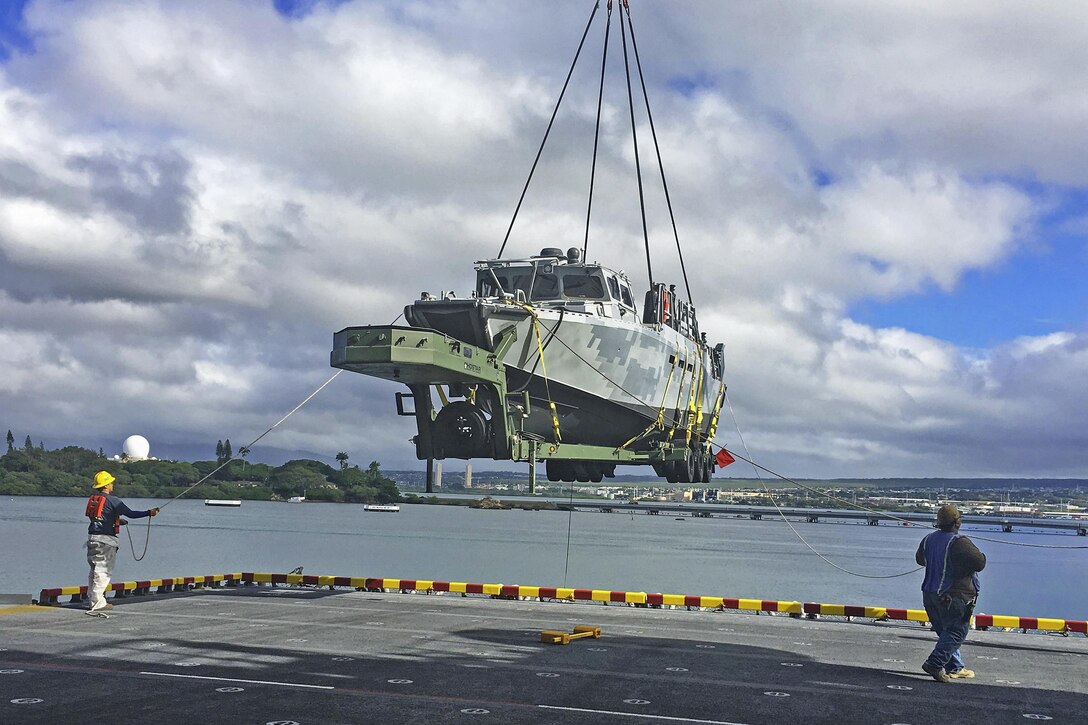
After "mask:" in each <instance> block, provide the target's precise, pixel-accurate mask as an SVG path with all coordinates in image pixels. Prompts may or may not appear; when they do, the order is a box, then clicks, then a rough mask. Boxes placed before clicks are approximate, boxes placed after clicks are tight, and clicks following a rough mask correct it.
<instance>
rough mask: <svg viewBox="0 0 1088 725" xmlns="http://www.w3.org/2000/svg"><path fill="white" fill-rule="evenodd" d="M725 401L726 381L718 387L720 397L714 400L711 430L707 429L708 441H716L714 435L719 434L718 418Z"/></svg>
mask: <svg viewBox="0 0 1088 725" xmlns="http://www.w3.org/2000/svg"><path fill="white" fill-rule="evenodd" d="M724 399H725V381H724V380H723V381H722V384H721V385H720V386H719V387H718V397H717V398H716V399H715V400H714V414H713V415H712V416H711V417H710V428H708V429H707V434H706V437H707V440H710V441H712V440H714V435H715V434H716V433H717V432H718V416H719V415H720V414H721V411H722V403H723V402H724Z"/></svg>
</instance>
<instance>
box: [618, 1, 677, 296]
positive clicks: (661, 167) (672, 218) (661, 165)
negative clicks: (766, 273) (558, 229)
mask: <svg viewBox="0 0 1088 725" xmlns="http://www.w3.org/2000/svg"><path fill="white" fill-rule="evenodd" d="M623 6H624V9H626V10H627V27H628V29H629V30H630V31H631V49H632V50H633V51H634V53H635V67H636V68H638V80H639V84H640V85H641V86H642V98H643V100H644V101H645V102H646V118H647V120H648V121H649V122H650V135H651V136H652V137H653V139H654V152H655V153H656V154H657V168H658V169H659V170H660V171H661V188H662V189H663V190H664V192H665V205H666V206H667V207H668V208H669V222H671V223H672V236H673V238H674V239H675V240H676V254H677V256H679V257H680V272H681V273H682V274H683V275H684V288H685V289H686V290H687V293H688V304H691V305H694V304H695V301H694V300H693V299H692V296H691V284H690V283H689V282H688V270H687V267H685V266H684V252H683V250H682V249H680V233H679V232H678V231H677V230H676V216H675V215H674V214H673V211H672V197H671V196H670V195H669V184H668V182H667V181H665V164H664V163H663V162H662V160H661V145H660V144H659V143H658V141H657V128H656V127H655V126H654V114H653V113H651V112H650V94H649V93H647V92H646V77H645V76H644V75H643V74H642V61H641V60H640V59H639V55H638V43H636V42H635V26H634V24H632V23H631V7H630V6H629V5H628V4H627V2H626V1H625V2H624V3H623ZM620 23H621V24H622V23H623V18H620Z"/></svg>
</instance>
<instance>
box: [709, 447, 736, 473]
mask: <svg viewBox="0 0 1088 725" xmlns="http://www.w3.org/2000/svg"><path fill="white" fill-rule="evenodd" d="M736 460H737V459H736V458H733V456H731V455H729V451H727V450H725V449H724V448H723V449H721V450H720V451H718V455H716V456H714V462H715V463H717V464H718V468H725V467H726V466H728V465H729V464H730V463H735V462H736Z"/></svg>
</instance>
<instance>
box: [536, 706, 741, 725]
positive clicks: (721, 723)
mask: <svg viewBox="0 0 1088 725" xmlns="http://www.w3.org/2000/svg"><path fill="white" fill-rule="evenodd" d="M537 707H542V708H544V709H546V710H564V711H566V712H588V713H592V714H594V715H618V716H619V717H637V718H639V719H640V720H668V721H669V722H698V723H707V725H747V723H741V722H733V721H731V720H700V719H698V718H694V717H674V716H672V715H647V714H646V713H643V712H621V711H619V710H590V709H589V708H585V707H560V706H559V705H537Z"/></svg>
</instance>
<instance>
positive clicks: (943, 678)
mask: <svg viewBox="0 0 1088 725" xmlns="http://www.w3.org/2000/svg"><path fill="white" fill-rule="evenodd" d="M922 671H923V672H925V673H926V674H927V675H929V676H930V677H932V678H933V679H935V680H936V681H937V682H951V681H952V678H951V677H949V676H948V673H947V672H945V671H944V668H943V667H934V666H933V665H931V664H929V662H923V663H922Z"/></svg>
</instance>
